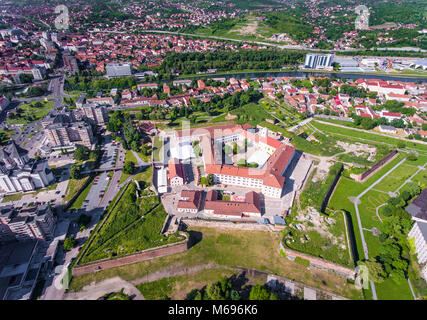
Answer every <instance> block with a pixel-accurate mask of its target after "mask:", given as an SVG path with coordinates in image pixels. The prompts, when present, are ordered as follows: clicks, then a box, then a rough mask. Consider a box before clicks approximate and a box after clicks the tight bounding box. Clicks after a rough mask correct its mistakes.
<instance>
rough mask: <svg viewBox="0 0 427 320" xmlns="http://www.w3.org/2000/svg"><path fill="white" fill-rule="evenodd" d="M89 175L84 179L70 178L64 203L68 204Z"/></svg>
mask: <svg viewBox="0 0 427 320" xmlns="http://www.w3.org/2000/svg"><path fill="white" fill-rule="evenodd" d="M87 179H89V177H84V178H82V179H70V180H69V181H68V185H67V190H66V191H65V197H64V199H63V200H62V203H63V204H64V205H66V204H67V203H68V202H69V201H70V200H71V199H72V198H73V197H74V195H75V194H76V193H77V192H78V191H79V190H80V189H81V188H82V187H83V185H84V184H85V182H86V181H87Z"/></svg>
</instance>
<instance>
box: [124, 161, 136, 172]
mask: <svg viewBox="0 0 427 320" xmlns="http://www.w3.org/2000/svg"><path fill="white" fill-rule="evenodd" d="M123 172H124V173H126V174H133V173H134V172H135V163H134V162H133V161H129V160H128V161H126V162H125V163H124V165H123Z"/></svg>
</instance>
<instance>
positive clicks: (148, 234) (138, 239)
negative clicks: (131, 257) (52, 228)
mask: <svg viewBox="0 0 427 320" xmlns="http://www.w3.org/2000/svg"><path fill="white" fill-rule="evenodd" d="M166 217H167V213H166V211H165V210H164V208H163V205H161V204H159V198H158V196H156V195H154V196H152V197H144V198H137V197H136V186H135V184H133V183H132V184H131V185H130V186H129V187H128V189H127V190H126V192H125V193H124V195H123V197H122V198H121V199H120V201H119V203H118V204H117V206H116V207H115V208H114V210H113V211H112V212H111V214H110V215H109V216H108V219H107V220H106V221H105V223H104V224H103V226H102V228H101V229H99V230H98V231H97V234H96V235H95V237H94V239H93V241H92V242H91V244H90V246H89V247H88V248H87V250H86V251H85V253H84V255H83V257H82V259H81V263H82V264H85V263H89V262H92V261H96V260H101V259H105V258H113V257H120V256H124V255H128V254H132V253H135V252H138V251H141V250H145V249H148V248H152V247H158V246H161V245H165V244H169V243H174V242H177V241H180V240H182V237H180V236H178V235H177V234H172V235H169V236H167V237H165V236H163V235H162V234H160V232H161V228H162V226H163V223H164V221H165V219H166Z"/></svg>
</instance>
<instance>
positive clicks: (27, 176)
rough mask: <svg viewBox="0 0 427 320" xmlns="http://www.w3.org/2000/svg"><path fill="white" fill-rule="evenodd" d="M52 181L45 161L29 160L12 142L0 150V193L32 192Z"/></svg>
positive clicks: (52, 178)
mask: <svg viewBox="0 0 427 320" xmlns="http://www.w3.org/2000/svg"><path fill="white" fill-rule="evenodd" d="M54 180H55V178H54V176H53V173H52V170H51V169H50V167H49V165H48V163H47V161H45V160H42V161H40V160H34V159H29V158H28V156H27V151H26V150H24V149H21V148H20V147H19V146H17V145H16V144H15V143H14V142H12V143H11V144H9V145H7V146H6V147H4V148H3V149H2V150H0V188H1V190H0V193H10V192H19V191H24V192H25V191H33V190H35V189H39V188H44V187H47V186H49V185H50V184H51V183H52V182H53V181H54Z"/></svg>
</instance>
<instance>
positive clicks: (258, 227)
mask: <svg viewBox="0 0 427 320" xmlns="http://www.w3.org/2000/svg"><path fill="white" fill-rule="evenodd" d="M181 221H182V222H183V223H184V224H186V225H187V226H193V227H206V228H229V229H240V230H248V231H281V230H283V229H284V228H285V226H278V225H271V224H268V225H265V224H259V223H253V222H239V223H234V222H231V221H216V220H205V219H182V220H181Z"/></svg>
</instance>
